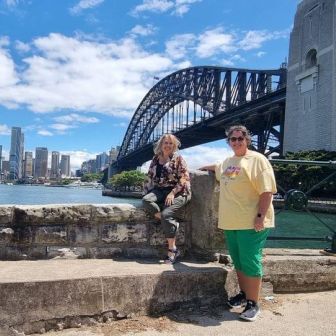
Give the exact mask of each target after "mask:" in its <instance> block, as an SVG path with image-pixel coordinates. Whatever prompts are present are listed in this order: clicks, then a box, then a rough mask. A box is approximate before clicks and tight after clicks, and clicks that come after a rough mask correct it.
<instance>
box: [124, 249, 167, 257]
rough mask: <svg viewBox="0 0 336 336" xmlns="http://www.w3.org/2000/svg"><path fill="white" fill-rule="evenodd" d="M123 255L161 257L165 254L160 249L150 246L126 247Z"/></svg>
mask: <svg viewBox="0 0 336 336" xmlns="http://www.w3.org/2000/svg"><path fill="white" fill-rule="evenodd" d="M123 256H125V257H126V258H135V259H137V258H140V259H142V258H159V257H160V256H163V253H160V251H158V249H154V248H150V247H139V248H136V247H126V248H124V250H123Z"/></svg>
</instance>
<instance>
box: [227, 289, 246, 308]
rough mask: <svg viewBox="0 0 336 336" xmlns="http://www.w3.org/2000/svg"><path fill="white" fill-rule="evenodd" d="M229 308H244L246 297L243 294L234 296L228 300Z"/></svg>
mask: <svg viewBox="0 0 336 336" xmlns="http://www.w3.org/2000/svg"><path fill="white" fill-rule="evenodd" d="M227 304H228V306H229V307H231V308H242V307H245V306H246V296H245V293H244V292H240V293H238V294H237V295H236V296H233V297H232V298H229V300H228V302H227Z"/></svg>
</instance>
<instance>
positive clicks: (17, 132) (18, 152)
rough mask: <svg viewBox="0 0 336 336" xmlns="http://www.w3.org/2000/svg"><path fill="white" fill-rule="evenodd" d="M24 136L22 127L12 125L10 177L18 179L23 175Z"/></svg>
mask: <svg viewBox="0 0 336 336" xmlns="http://www.w3.org/2000/svg"><path fill="white" fill-rule="evenodd" d="M23 147H24V136H23V133H22V132H21V128H20V127H12V134H11V148H10V152H9V172H10V173H9V178H10V179H11V180H17V179H19V178H21V177H22V160H23Z"/></svg>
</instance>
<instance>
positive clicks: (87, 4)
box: [70, 0, 104, 14]
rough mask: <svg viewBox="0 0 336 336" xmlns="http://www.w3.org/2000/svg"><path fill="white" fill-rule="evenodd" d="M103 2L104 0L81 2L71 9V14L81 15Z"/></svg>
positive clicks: (84, 0)
mask: <svg viewBox="0 0 336 336" xmlns="http://www.w3.org/2000/svg"><path fill="white" fill-rule="evenodd" d="M103 2H104V0H81V1H79V2H78V3H77V4H76V5H75V6H74V7H72V8H70V13H72V14H79V13H80V12H81V11H83V10H86V9H89V8H93V7H97V6H98V5H100V4H101V3H103Z"/></svg>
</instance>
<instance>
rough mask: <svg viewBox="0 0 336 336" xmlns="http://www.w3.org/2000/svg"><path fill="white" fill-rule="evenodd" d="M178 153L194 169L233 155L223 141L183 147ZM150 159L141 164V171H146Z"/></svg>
mask: <svg viewBox="0 0 336 336" xmlns="http://www.w3.org/2000/svg"><path fill="white" fill-rule="evenodd" d="M180 154H181V155H182V156H183V158H184V159H185V160H186V162H187V165H188V169H189V170H195V169H199V168H201V167H202V166H205V165H210V164H214V163H217V162H221V161H223V160H224V159H226V158H227V157H229V156H231V155H233V153H232V150H231V149H230V148H229V147H228V145H226V144H225V142H224V141H216V143H214V144H212V145H200V146H195V147H192V148H187V149H183V150H181V151H180ZM149 164H150V161H148V162H145V163H144V164H143V165H142V166H141V171H143V172H145V173H146V172H147V171H148V168H149Z"/></svg>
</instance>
